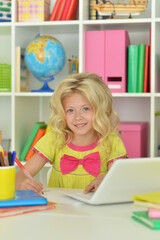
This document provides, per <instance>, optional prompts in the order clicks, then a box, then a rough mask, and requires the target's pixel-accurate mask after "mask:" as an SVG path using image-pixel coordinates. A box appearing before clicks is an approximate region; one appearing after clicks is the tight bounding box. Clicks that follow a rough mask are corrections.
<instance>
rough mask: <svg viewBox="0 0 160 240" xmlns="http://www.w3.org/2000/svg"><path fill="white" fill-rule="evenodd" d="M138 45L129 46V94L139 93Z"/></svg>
mask: <svg viewBox="0 0 160 240" xmlns="http://www.w3.org/2000/svg"><path fill="white" fill-rule="evenodd" d="M138 52H139V46H138V45H129V46H128V86H127V90H128V92H129V93H136V92H138V65H139V64H138Z"/></svg>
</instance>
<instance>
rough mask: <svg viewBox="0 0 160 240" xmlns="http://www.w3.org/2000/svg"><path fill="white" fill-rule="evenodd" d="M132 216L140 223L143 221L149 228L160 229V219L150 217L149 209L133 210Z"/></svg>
mask: <svg viewBox="0 0 160 240" xmlns="http://www.w3.org/2000/svg"><path fill="white" fill-rule="evenodd" d="M132 214H133V216H132V218H133V219H134V220H136V221H138V222H140V223H143V224H144V225H146V226H147V227H149V228H152V229H160V219H158V218H149V217H148V212H147V211H139V212H132Z"/></svg>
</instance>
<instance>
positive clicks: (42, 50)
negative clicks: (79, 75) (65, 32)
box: [24, 36, 66, 92]
mask: <svg viewBox="0 0 160 240" xmlns="http://www.w3.org/2000/svg"><path fill="white" fill-rule="evenodd" d="M65 56H66V54H65V50H64V48H63V46H62V44H61V43H60V41H58V40H57V39H56V38H54V37H51V36H38V37H36V38H34V39H33V40H32V42H31V43H29V45H28V46H27V47H26V49H25V54H24V59H25V62H26V64H27V66H28V68H29V70H30V71H31V72H32V74H33V75H34V76H35V78H36V79H37V80H39V81H42V82H44V85H43V87H42V88H41V89H39V90H32V91H34V92H52V91H53V90H52V89H51V88H50V87H49V86H48V82H49V81H52V80H54V76H55V75H56V74H58V73H59V72H60V71H61V70H62V68H63V67H64V65H65Z"/></svg>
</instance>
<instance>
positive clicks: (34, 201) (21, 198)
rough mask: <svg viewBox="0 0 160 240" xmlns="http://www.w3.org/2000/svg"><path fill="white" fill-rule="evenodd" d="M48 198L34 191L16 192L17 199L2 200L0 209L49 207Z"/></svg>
mask: <svg viewBox="0 0 160 240" xmlns="http://www.w3.org/2000/svg"><path fill="white" fill-rule="evenodd" d="M47 204H48V200H47V198H45V197H43V196H41V195H40V194H39V193H36V192H34V191H32V190H16V191H15V197H14V198H13V199H10V200H1V201H0V207H1V208H2V207H15V206H34V205H47Z"/></svg>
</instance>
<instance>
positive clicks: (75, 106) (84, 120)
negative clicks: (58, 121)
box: [63, 92, 95, 139]
mask: <svg viewBox="0 0 160 240" xmlns="http://www.w3.org/2000/svg"><path fill="white" fill-rule="evenodd" d="M63 107H64V111H65V120H66V123H67V126H68V127H69V128H70V130H71V131H72V132H73V134H74V139H78V138H80V139H82V137H85V138H86V137H89V136H93V137H94V136H95V130H94V129H93V125H92V122H93V114H94V112H93V109H92V107H91V105H90V103H89V102H88V100H87V99H86V98H85V97H84V96H83V95H82V94H81V93H79V92H75V93H73V94H71V95H69V96H68V97H65V99H64V101H63Z"/></svg>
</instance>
